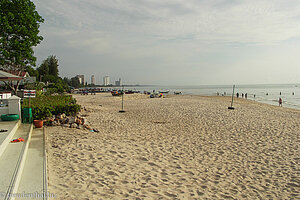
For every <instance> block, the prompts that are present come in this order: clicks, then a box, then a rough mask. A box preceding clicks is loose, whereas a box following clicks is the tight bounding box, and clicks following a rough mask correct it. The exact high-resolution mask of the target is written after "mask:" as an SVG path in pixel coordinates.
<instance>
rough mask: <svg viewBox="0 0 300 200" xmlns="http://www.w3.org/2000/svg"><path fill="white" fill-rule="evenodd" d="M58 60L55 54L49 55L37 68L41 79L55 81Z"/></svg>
mask: <svg viewBox="0 0 300 200" xmlns="http://www.w3.org/2000/svg"><path fill="white" fill-rule="evenodd" d="M58 66H59V65H58V60H57V58H56V57H55V56H53V55H52V56H49V57H48V58H47V59H46V60H44V61H43V63H42V64H41V65H40V67H39V68H38V69H37V70H38V72H39V75H40V76H41V77H40V79H41V80H43V81H49V82H52V83H55V82H56V79H58V78H59V76H58Z"/></svg>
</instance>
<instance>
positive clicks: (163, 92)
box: [158, 90, 170, 94]
mask: <svg viewBox="0 0 300 200" xmlns="http://www.w3.org/2000/svg"><path fill="white" fill-rule="evenodd" d="M158 92H159V93H162V94H168V93H169V92H170V90H165V91H158Z"/></svg>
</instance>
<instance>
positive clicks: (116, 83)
mask: <svg viewBox="0 0 300 200" xmlns="http://www.w3.org/2000/svg"><path fill="white" fill-rule="evenodd" d="M115 85H116V86H121V85H122V80H121V78H119V80H118V81H115Z"/></svg>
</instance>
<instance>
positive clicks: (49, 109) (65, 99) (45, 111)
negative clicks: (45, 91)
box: [22, 95, 80, 120]
mask: <svg viewBox="0 0 300 200" xmlns="http://www.w3.org/2000/svg"><path fill="white" fill-rule="evenodd" d="M30 107H31V108H32V116H33V119H34V120H35V119H39V120H44V119H46V118H47V117H51V116H52V115H58V114H63V113H65V114H66V115H76V114H77V113H78V112H79V111H80V105H78V104H76V100H75V99H74V98H73V97H72V96H64V95H59V96H46V95H45V96H39V97H36V98H32V99H31V100H30ZM24 108H29V100H28V99H25V100H24V101H23V104H22V110H23V109H24Z"/></svg>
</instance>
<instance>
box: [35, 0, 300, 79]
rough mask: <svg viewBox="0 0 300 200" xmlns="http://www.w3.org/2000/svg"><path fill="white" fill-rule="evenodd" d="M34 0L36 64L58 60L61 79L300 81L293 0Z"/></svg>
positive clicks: (299, 23) (298, 5)
mask: <svg viewBox="0 0 300 200" xmlns="http://www.w3.org/2000/svg"><path fill="white" fill-rule="evenodd" d="M33 2H34V3H35V4H36V6H37V11H38V12H39V14H40V15H42V16H43V18H44V19H45V22H44V24H42V25H41V28H40V30H41V33H40V35H41V36H43V37H44V40H43V41H42V42H41V44H40V45H38V46H37V47H36V48H34V50H35V55H36V56H37V64H38V65H39V64H41V63H42V61H43V60H44V59H46V58H47V57H48V56H49V55H56V57H57V58H58V60H59V65H60V67H59V72H60V76H62V77H69V78H71V77H74V76H75V75H77V74H84V75H85V76H86V77H91V75H93V74H94V75H95V77H96V81H97V80H99V77H101V76H102V77H103V76H105V75H106V74H109V76H110V78H111V80H118V78H119V77H122V80H123V81H124V82H126V83H127V84H163V85H220V84H229V85H230V84H276V83H278V84H282V83H299V82H300V67H299V66H300V57H299V56H298V54H299V52H300V20H299V16H300V14H299V11H300V1H298V0H286V1H279V0H275V1H269V0H244V1H232V0H211V1H196V0H185V1H183V0H176V1H170V2H168V1H159V0H153V1H151V2H150V1H143V0H141V1H139V3H136V2H135V1H129V0H124V1H122V2H116V1H97V0H89V1H88V3H86V2H81V1H77V0H75V1H74V0H72V1H71V0H64V1H59V0H51V1H37V0H33ZM87 80H88V79H87ZM100 80H101V79H100ZM113 83H114V82H113Z"/></svg>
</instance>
